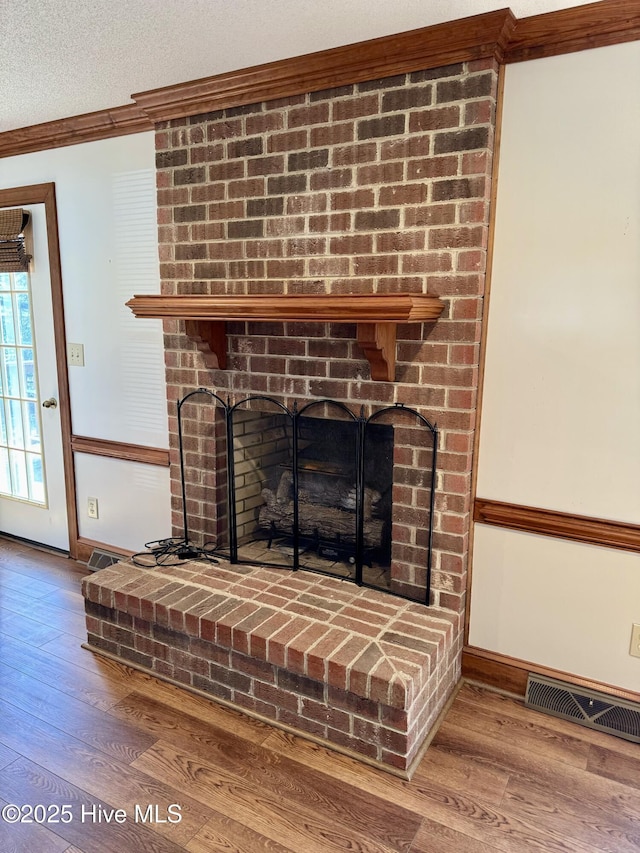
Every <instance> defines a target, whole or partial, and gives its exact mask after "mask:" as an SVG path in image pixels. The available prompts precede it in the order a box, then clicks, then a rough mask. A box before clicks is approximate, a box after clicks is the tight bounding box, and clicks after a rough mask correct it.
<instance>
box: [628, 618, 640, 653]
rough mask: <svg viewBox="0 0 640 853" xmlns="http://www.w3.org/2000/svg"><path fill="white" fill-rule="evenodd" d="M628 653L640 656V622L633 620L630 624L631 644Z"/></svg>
mask: <svg viewBox="0 0 640 853" xmlns="http://www.w3.org/2000/svg"><path fill="white" fill-rule="evenodd" d="M629 654H630V655H633V657H634V658H640V623H638V622H634V623H633V625H632V626H631V645H630V646H629Z"/></svg>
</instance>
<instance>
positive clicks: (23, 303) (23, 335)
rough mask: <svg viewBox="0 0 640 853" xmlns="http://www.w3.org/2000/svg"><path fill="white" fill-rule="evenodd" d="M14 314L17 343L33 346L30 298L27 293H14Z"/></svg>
mask: <svg viewBox="0 0 640 853" xmlns="http://www.w3.org/2000/svg"><path fill="white" fill-rule="evenodd" d="M16 314H17V316H18V322H17V329H18V343H20V344H24V345H25V346H28V347H30V346H33V331H32V328H31V299H30V298H29V294H28V293H16Z"/></svg>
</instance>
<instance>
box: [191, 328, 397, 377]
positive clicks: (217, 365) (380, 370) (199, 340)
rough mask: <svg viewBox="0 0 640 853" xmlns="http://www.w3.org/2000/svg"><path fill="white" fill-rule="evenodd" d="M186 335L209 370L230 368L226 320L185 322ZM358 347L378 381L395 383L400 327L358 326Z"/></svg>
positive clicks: (372, 374) (372, 375)
mask: <svg viewBox="0 0 640 853" xmlns="http://www.w3.org/2000/svg"><path fill="white" fill-rule="evenodd" d="M184 328H185V332H186V333H187V335H188V336H189V337H190V338H191V339H192V340H193V341H194V342H195V343H196V345H197V347H198V349H199V350H200V352H201V353H202V355H203V358H204V363H205V365H206V367H207V368H208V369H209V370H225V369H226V367H227V335H226V323H225V322H224V320H185V324H184ZM357 329H358V338H357V340H358V345H359V346H360V348H361V349H362V351H363V352H364V355H365V358H366V359H367V361H368V362H369V364H370V366H371V378H372V379H373V380H375V381H382V382H393V380H394V379H395V372H396V323H358V325H357Z"/></svg>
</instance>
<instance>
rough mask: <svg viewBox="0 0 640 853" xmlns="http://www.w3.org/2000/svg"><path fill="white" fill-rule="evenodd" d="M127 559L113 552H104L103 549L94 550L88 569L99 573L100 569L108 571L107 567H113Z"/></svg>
mask: <svg viewBox="0 0 640 853" xmlns="http://www.w3.org/2000/svg"><path fill="white" fill-rule="evenodd" d="M124 559H126V558H125V557H123V556H122V554H113V553H111V551H103V550H102V549H101V548H94V549H93V551H92V552H91V556H90V557H89V562H88V563H87V568H88V569H89V571H90V572H97V571H99V570H100V569H106V568H107V566H113V564H114V563H119V562H120V561H121V560H124Z"/></svg>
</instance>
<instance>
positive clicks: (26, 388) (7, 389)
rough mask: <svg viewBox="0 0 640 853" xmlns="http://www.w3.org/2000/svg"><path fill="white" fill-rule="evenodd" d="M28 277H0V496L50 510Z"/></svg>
mask: <svg viewBox="0 0 640 853" xmlns="http://www.w3.org/2000/svg"><path fill="white" fill-rule="evenodd" d="M29 286H30V281H29V274H28V273H3V274H2V275H0V344H2V346H0V493H2V494H3V495H5V496H8V497H14V498H18V499H20V500H26V501H31V502H32V503H37V504H46V500H47V499H46V489H45V477H44V461H43V458H42V437H41V436H42V424H41V421H40V394H39V391H38V373H37V365H36V357H35V350H34V349H33V318H32V312H31V292H30V289H29Z"/></svg>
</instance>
